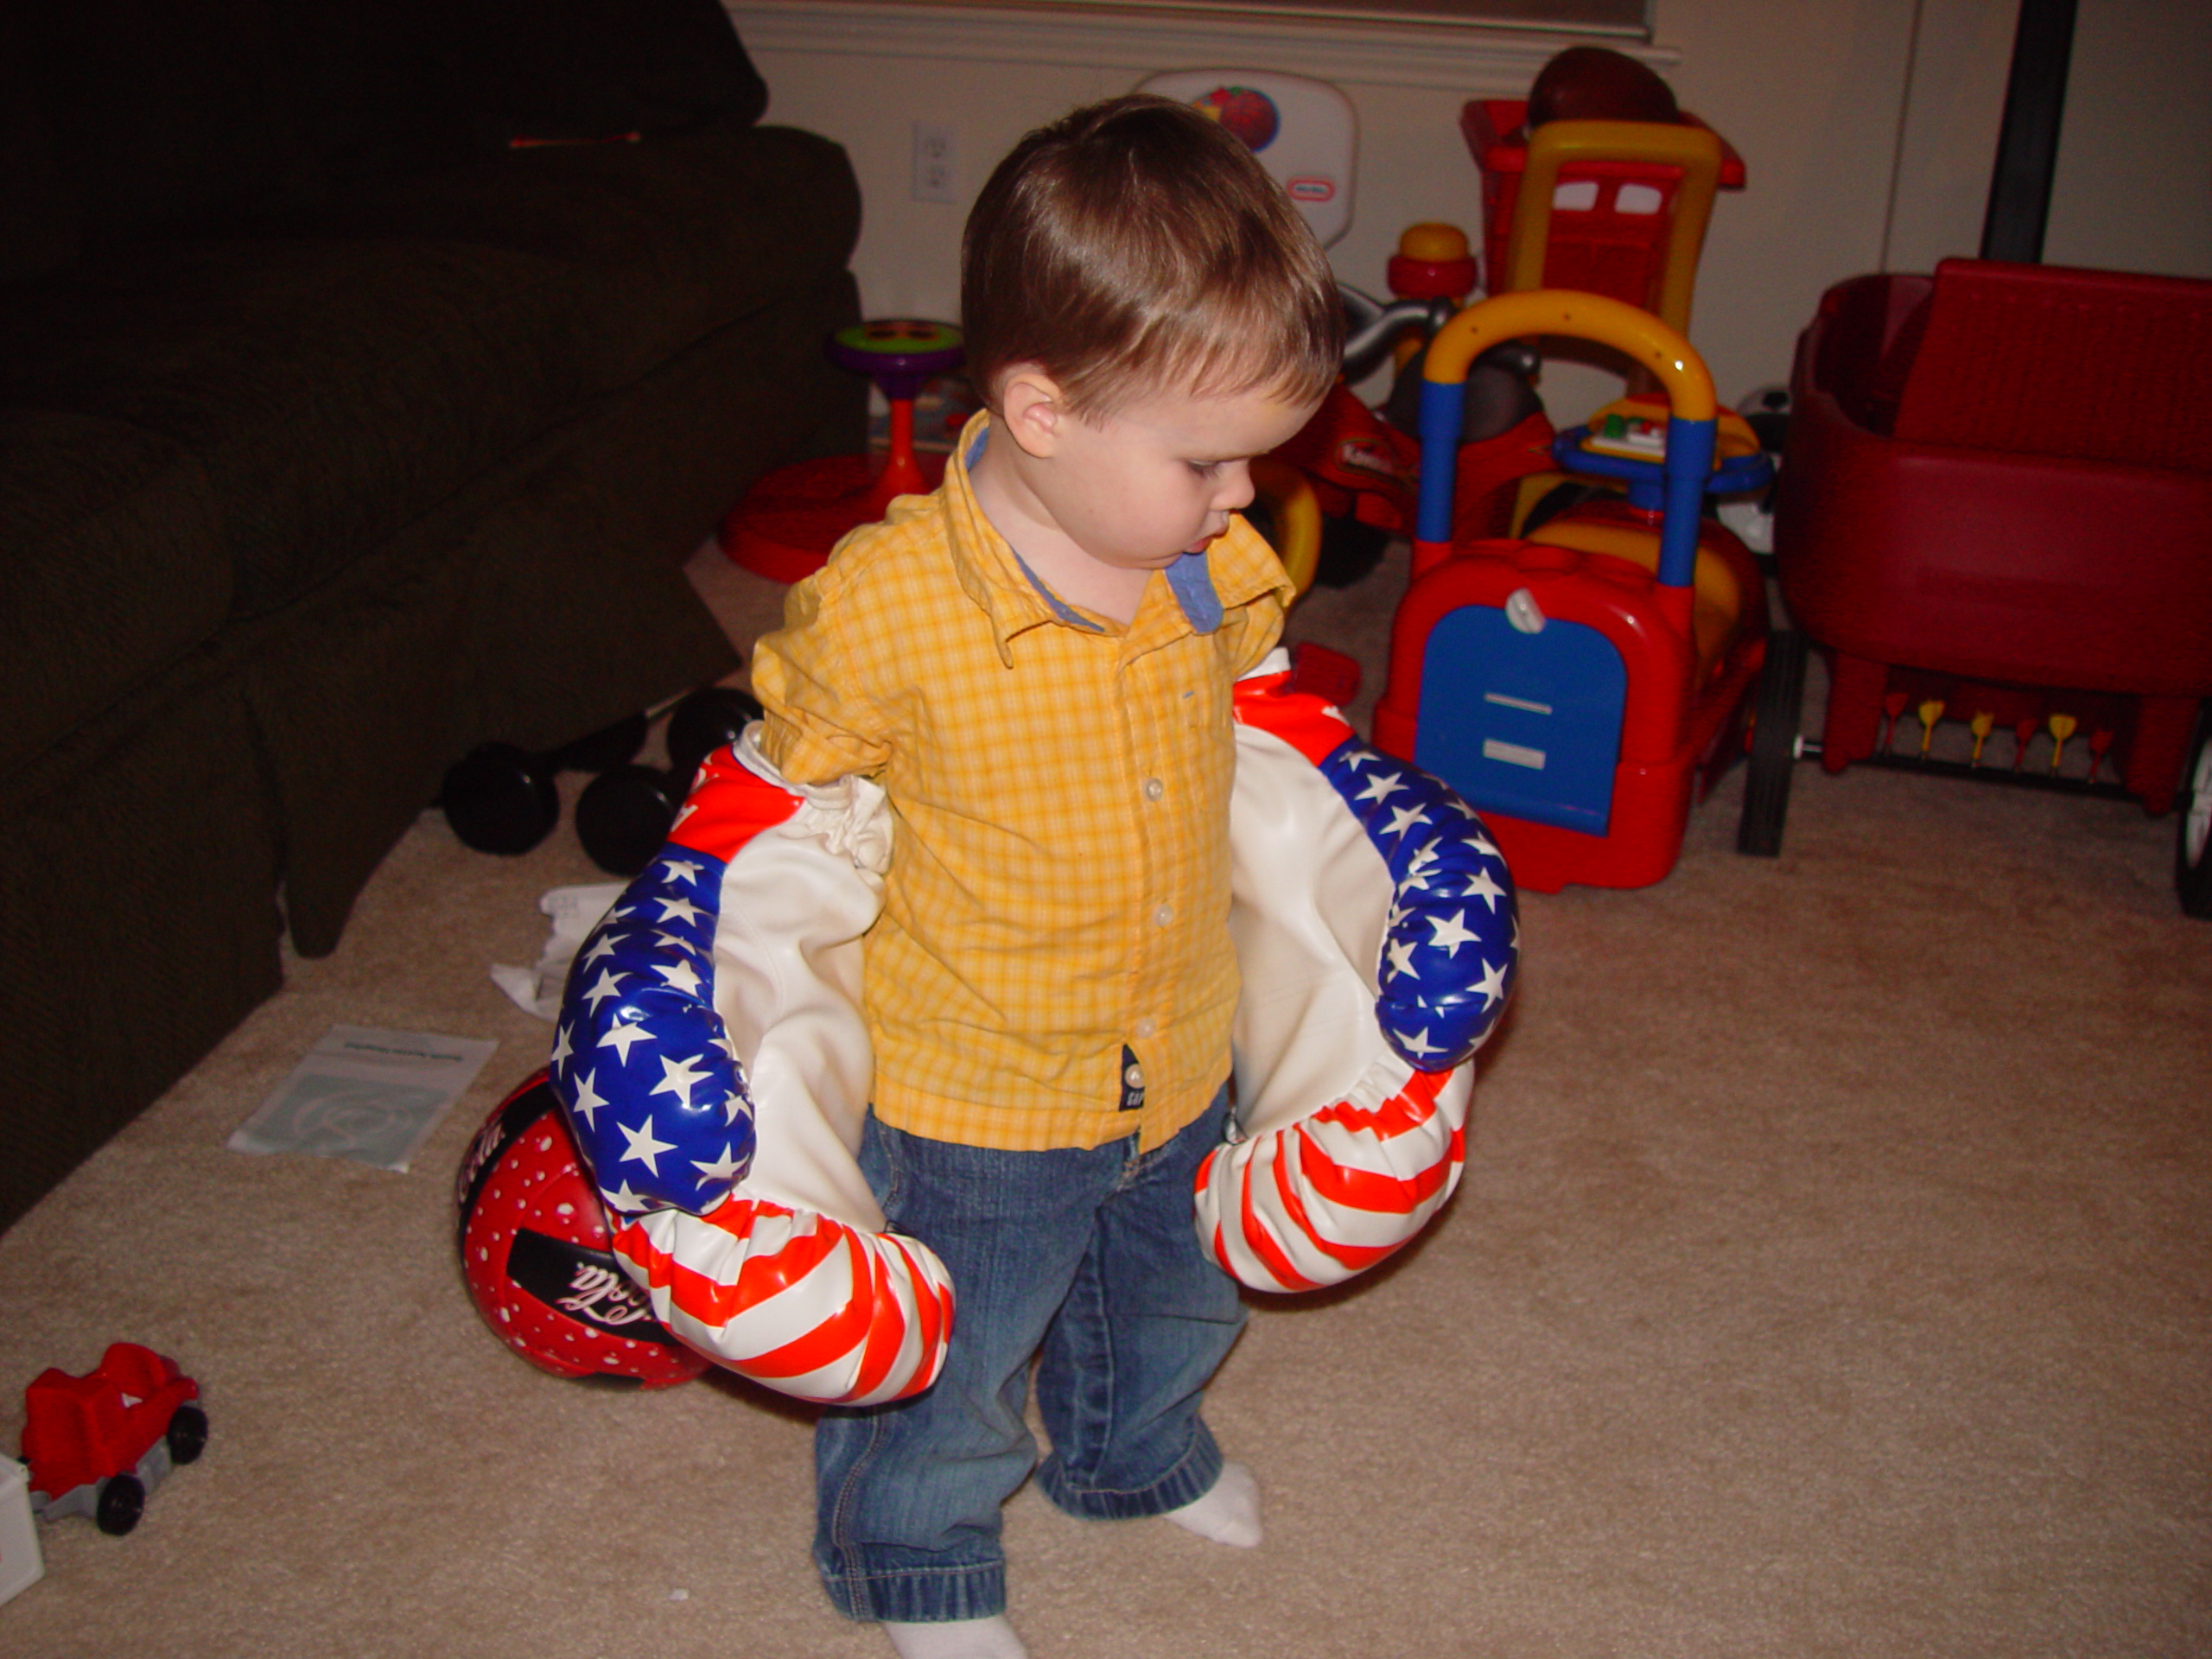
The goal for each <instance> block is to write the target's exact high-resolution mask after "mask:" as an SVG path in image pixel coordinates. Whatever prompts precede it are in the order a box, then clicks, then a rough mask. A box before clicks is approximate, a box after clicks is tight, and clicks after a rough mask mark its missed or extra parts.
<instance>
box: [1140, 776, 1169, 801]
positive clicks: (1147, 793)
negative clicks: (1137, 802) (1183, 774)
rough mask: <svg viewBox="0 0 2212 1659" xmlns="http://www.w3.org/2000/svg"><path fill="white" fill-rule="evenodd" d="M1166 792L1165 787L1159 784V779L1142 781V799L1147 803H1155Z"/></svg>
mask: <svg viewBox="0 0 2212 1659" xmlns="http://www.w3.org/2000/svg"><path fill="white" fill-rule="evenodd" d="M1166 792H1167V785H1165V784H1163V783H1161V782H1160V779H1157V778H1147V779H1145V780H1144V798H1145V799H1147V801H1156V800H1158V799H1159V798H1160V797H1161V796H1163V795H1165V794H1166Z"/></svg>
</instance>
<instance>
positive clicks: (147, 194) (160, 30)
mask: <svg viewBox="0 0 2212 1659" xmlns="http://www.w3.org/2000/svg"><path fill="white" fill-rule="evenodd" d="M265 3H268V0H192V3H189V4H181V3H176V0H68V3H67V4H44V5H34V6H23V7H21V8H16V9H15V10H17V12H18V17H17V25H16V26H17V40H18V42H19V45H20V47H21V50H22V75H23V76H24V78H25V80H26V82H27V83H28V84H29V86H32V87H33V88H35V96H36V98H37V99H38V102H39V104H40V105H41V109H42V111H43V114H44V117H45V119H46V123H47V124H48V127H49V128H50V129H51V131H52V134H53V139H54V150H55V154H56V156H57V157H58V159H59V162H60V167H61V168H62V170H63V172H64V174H65V175H66V176H67V179H68V181H69V184H70V186H71V188H72V190H73V194H74V197H75V200H76V205H77V214H78V219H79V224H80V226H81V227H82V231H83V234H84V238H85V240H86V243H87V244H88V245H98V244H108V243H117V242H124V241H130V240H135V239H137V238H141V237H144V236H148V235H152V234H156V233H162V232H175V231H178V230H198V229H204V228H206V227H208V226H215V225H221V224H226V223H229V222H232V221H235V220H237V219H242V218H245V217H247V216H250V215H251V214H253V213H261V212H265V211H269V210H270V209H274V208H278V207H284V206H287V205H289V204H292V203H295V202H298V201H302V200H309V199H311V198H312V197H313V196H314V195H315V194H317V193H318V192H319V191H320V189H321V184H322V175H321V168H320V167H319V165H318V164H317V162H316V159H315V156H314V154H313V153H312V151H311V150H309V149H308V147H307V146H306V145H305V144H304V143H302V141H301V138H300V136H299V134H298V132H297V131H296V129H295V128H294V126H293V124H292V121H291V116H290V106H289V99H288V94H287V92H286V90H285V88H284V78H283V70H282V67H281V66H280V65H278V64H277V61H276V60H274V58H273V57H272V56H271V54H270V50H269V41H268V40H267V37H266V35H265V32H264V28H263V22H262V8H263V6H264V4H265Z"/></svg>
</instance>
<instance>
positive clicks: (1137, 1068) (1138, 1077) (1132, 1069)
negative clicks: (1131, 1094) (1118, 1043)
mask: <svg viewBox="0 0 2212 1659" xmlns="http://www.w3.org/2000/svg"><path fill="white" fill-rule="evenodd" d="M1122 1082H1123V1083H1125V1084H1128V1086H1129V1087H1130V1088H1132V1089H1141V1088H1143V1087H1144V1067H1142V1066H1141V1065H1130V1066H1124V1067H1122Z"/></svg>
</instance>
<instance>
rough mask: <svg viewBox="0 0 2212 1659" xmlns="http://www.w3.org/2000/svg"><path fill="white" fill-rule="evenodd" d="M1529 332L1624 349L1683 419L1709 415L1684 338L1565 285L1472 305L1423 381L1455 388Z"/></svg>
mask: <svg viewBox="0 0 2212 1659" xmlns="http://www.w3.org/2000/svg"><path fill="white" fill-rule="evenodd" d="M1616 124H1618V123H1616ZM1531 334H1564V335H1567V337H1568V338H1570V339H1573V340H1596V341H1597V342H1598V343H1599V345H1600V346H1611V347H1613V349H1614V350H1616V351H1619V352H1624V353H1627V354H1628V355H1629V356H1630V357H1631V358H1633V359H1635V360H1636V361H1637V363H1639V364H1641V365H1643V366H1644V367H1645V368H1648V369H1649V370H1650V371H1651V372H1652V373H1653V374H1655V375H1656V376H1657V377H1658V378H1659V384H1660V385H1662V386H1664V387H1666V389H1667V401H1668V404H1669V406H1670V407H1671V408H1672V409H1673V410H1674V412H1675V414H1676V415H1678V416H1681V418H1682V419H1684V420H1686V421H1709V420H1712V419H1713V418H1714V413H1715V409H1716V407H1717V399H1716V398H1715V397H1714V396H1713V374H1712V372H1711V371H1710V370H1708V369H1707V367H1706V366H1705V359H1703V358H1701V357H1700V356H1699V355H1698V354H1697V353H1696V351H1695V350H1694V348H1693V347H1692V346H1691V345H1690V343H1689V341H1688V340H1684V339H1683V338H1682V337H1681V334H1678V333H1676V332H1675V330H1674V329H1672V328H1669V327H1668V326H1667V325H1666V324H1665V323H1663V322H1662V321H1659V319H1658V318H1656V317H1655V316H1653V315H1651V314H1650V313H1649V311H1639V310H1637V308H1636V307H1634V306H1632V305H1629V304H1626V303H1625V302H1622V301H1620V300H1613V299H1608V298H1606V297H1605V296H1604V295H1602V294H1581V293H1577V292H1576V291H1575V290H1574V289H1571V288H1539V289H1533V290H1531V291H1529V292H1528V293H1525V294H1497V295H1493V296H1491V297H1490V298H1489V299H1487V300H1479V301H1478V302H1475V303H1474V304H1472V305H1471V306H1469V307H1468V308H1466V309H1465V310H1464V311H1462V312H1460V313H1459V315H1458V316H1456V317H1454V318H1452V321H1449V322H1447V323H1446V324H1445V325H1444V327H1442V328H1440V329H1439V330H1438V331H1437V334H1436V338H1435V339H1434V340H1431V341H1430V342H1429V345H1428V357H1427V362H1426V365H1425V366H1424V367H1423V368H1422V371H1421V378H1423V379H1425V380H1433V381H1434V382H1436V383H1437V384H1439V385H1447V386H1450V385H1459V383H1460V382H1462V381H1464V380H1465V379H1466V378H1467V369H1468V367H1469V365H1471V364H1472V363H1473V362H1474V360H1475V359H1477V358H1478V357H1480V356H1481V355H1482V354H1483V353H1484V352H1486V351H1488V350H1489V349H1490V348H1491V346H1495V345H1497V343H1498V342H1499V341H1501V340H1523V339H1526V338H1527V337H1528V336H1529V335H1531Z"/></svg>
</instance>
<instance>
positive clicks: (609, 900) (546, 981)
mask: <svg viewBox="0 0 2212 1659" xmlns="http://www.w3.org/2000/svg"><path fill="white" fill-rule="evenodd" d="M622 893H623V884H622V883H621V882H620V881H600V882H594V883H593V884H592V885H591V886H589V887H555V888H554V889H553V890H552V891H551V892H550V893H547V894H546V895H545V896H544V897H543V898H542V899H539V900H538V901H537V908H538V909H539V910H540V911H541V912H543V913H544V914H546V915H548V916H550V917H551V918H553V931H552V933H551V934H550V936H549V937H548V938H546V941H545V949H544V950H542V951H540V952H539V953H538V957H537V966H536V967H535V968H510V967H508V966H506V965H505V963H493V964H492V982H493V984H494V985H497V986H498V987H499V988H500V989H501V990H503V991H505V993H506V994H507V995H508V996H509V997H510V998H511V999H512V1001H513V1002H514V1005H515V1006H516V1007H518V1008H520V1009H521V1010H522V1011H523V1012H524V1014H536V1015H537V1017H538V1018H539V1019H541V1020H550V1019H552V1018H553V1017H554V1015H556V1014H559V1013H560V1012H561V990H562V988H563V986H564V985H566V984H567V983H568V981H569V963H572V962H574V961H575V959H576V952H577V951H579V950H582V949H583V943H584V940H585V938H587V937H588V935H589V934H590V932H591V931H592V929H594V927H597V926H598V925H599V922H600V918H601V917H602V916H604V915H606V914H607V912H608V911H610V910H612V909H613V908H614V901H615V900H616V899H620V897H621V896H622Z"/></svg>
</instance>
